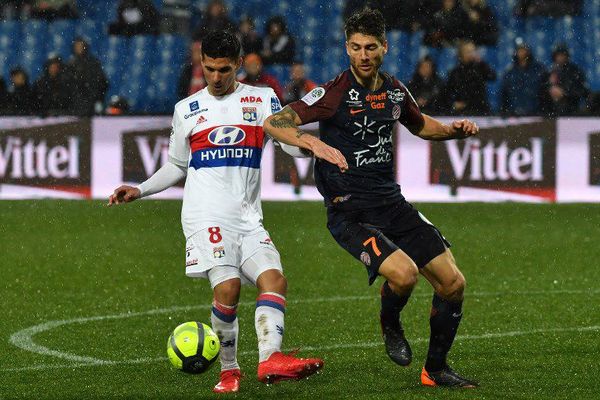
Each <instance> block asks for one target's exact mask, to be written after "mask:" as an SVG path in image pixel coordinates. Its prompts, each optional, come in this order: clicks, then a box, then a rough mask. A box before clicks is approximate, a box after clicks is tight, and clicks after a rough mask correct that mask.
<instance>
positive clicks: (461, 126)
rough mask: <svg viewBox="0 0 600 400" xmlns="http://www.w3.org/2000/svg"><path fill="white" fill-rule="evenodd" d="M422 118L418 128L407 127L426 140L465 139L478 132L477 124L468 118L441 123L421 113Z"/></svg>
mask: <svg viewBox="0 0 600 400" xmlns="http://www.w3.org/2000/svg"><path fill="white" fill-rule="evenodd" d="M423 119H424V123H423V126H422V128H421V129H420V130H419V129H410V128H409V129H410V131H411V132H412V133H413V134H415V135H417V136H419V137H420V138H423V139H426V140H450V139H465V138H468V137H469V136H473V135H477V134H478V133H479V127H478V126H477V124H476V123H475V122H473V121H470V120H468V119H461V120H457V121H453V122H452V123H451V124H450V125H446V124H443V123H441V122H440V121H438V120H437V119H435V118H432V117H430V116H429V115H425V114H423Z"/></svg>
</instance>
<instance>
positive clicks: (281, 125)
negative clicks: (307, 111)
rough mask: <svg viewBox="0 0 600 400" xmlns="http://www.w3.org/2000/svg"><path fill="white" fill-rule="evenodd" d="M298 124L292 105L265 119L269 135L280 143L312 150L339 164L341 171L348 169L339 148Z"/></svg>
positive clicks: (316, 154)
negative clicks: (305, 130)
mask: <svg viewBox="0 0 600 400" xmlns="http://www.w3.org/2000/svg"><path fill="white" fill-rule="evenodd" d="M298 125H302V120H301V119H300V117H299V116H298V114H297V113H296V112H295V111H294V110H292V109H291V108H290V107H284V109H283V110H281V111H279V112H278V113H275V114H273V115H271V116H269V117H268V118H267V119H266V120H265V123H264V126H263V128H264V130H265V131H266V133H267V134H268V135H270V136H271V137H273V138H274V139H275V140H277V141H278V142H280V143H286V144H289V145H291V146H296V147H299V148H301V149H305V150H307V151H310V152H311V153H312V154H314V156H315V157H317V158H321V159H323V160H325V161H329V162H330V163H332V164H334V165H337V166H338V167H339V168H340V170H341V171H346V170H347V169H348V162H347V161H346V158H345V157H344V155H343V154H342V153H341V152H340V151H339V150H338V149H335V148H333V147H331V146H329V145H328V144H326V143H324V142H323V141H321V140H320V139H319V138H317V137H314V136H312V135H309V134H306V133H305V132H302V131H301V130H300V129H299V128H298Z"/></svg>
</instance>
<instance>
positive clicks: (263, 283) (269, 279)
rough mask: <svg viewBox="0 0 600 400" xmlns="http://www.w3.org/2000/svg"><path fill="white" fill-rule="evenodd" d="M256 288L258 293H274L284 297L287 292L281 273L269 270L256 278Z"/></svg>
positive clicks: (285, 281)
mask: <svg viewBox="0 0 600 400" xmlns="http://www.w3.org/2000/svg"><path fill="white" fill-rule="evenodd" d="M256 287H258V290H259V292H261V293H264V292H275V293H279V294H282V295H285V294H286V292H287V279H286V278H285V276H283V274H282V273H281V271H279V270H277V269H269V270H266V271H265V272H263V273H262V274H260V275H259V276H258V279H257V280H256Z"/></svg>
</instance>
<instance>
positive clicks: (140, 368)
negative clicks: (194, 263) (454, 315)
mask: <svg viewBox="0 0 600 400" xmlns="http://www.w3.org/2000/svg"><path fill="white" fill-rule="evenodd" d="M418 207H419V209H420V210H421V211H422V212H423V213H424V214H425V215H426V216H427V217H428V218H429V219H430V220H431V221H432V222H433V223H435V224H436V225H437V226H438V227H439V228H440V229H441V230H442V232H443V233H444V234H445V236H446V237H447V238H448V239H449V240H450V241H451V242H452V243H453V251H454V254H455V256H456V259H457V262H458V265H459V267H460V268H461V270H462V271H463V273H464V274H465V276H466V278H467V293H466V300H465V306H464V311H465V316H464V318H463V322H462V325H461V327H460V331H459V336H458V338H457V341H456V342H455V345H454V347H453V349H452V352H451V353H450V361H451V363H452V365H453V366H454V367H455V369H457V370H458V371H460V372H462V373H464V374H465V375H466V376H468V377H472V378H474V379H476V380H478V381H480V383H481V388H479V389H477V390H475V391H460V390H443V389H437V388H435V389H432V388H424V387H421V386H420V385H419V373H420V369H421V366H422V362H423V359H424V356H425V353H426V350H427V339H428V335H429V320H428V314H429V308H430V302H431V289H430V287H429V285H428V283H427V282H426V281H425V280H424V279H421V281H420V282H419V285H418V287H417V289H416V291H415V293H414V296H413V298H412V299H411V300H410V302H409V304H408V306H407V307H406V309H405V311H404V313H403V321H404V324H405V327H406V330H407V335H408V338H409V340H410V341H411V342H412V344H413V351H414V354H415V360H414V362H413V364H412V365H411V366H410V367H408V368H405V369H403V368H401V367H398V366H396V365H394V364H393V363H392V362H391V361H390V360H389V359H388V358H387V356H386V355H385V352H384V350H383V344H382V342H381V337H380V332H379V325H378V317H377V315H378V310H379V307H378V290H379V286H380V284H381V281H380V280H379V281H378V282H377V283H376V284H375V285H373V286H372V287H369V286H367V280H366V273H365V271H364V267H363V266H362V265H361V264H360V263H359V262H357V261H355V260H354V259H353V258H351V257H350V256H349V255H348V254H346V253H345V252H344V251H343V250H342V249H341V248H340V247H338V245H337V244H336V243H335V242H334V241H333V239H332V238H331V236H330V234H329V232H328V231H327V229H326V227H325V215H324V214H325V212H324V209H323V207H322V205H321V204H320V203H266V204H264V213H265V225H266V227H267V229H268V230H269V231H270V233H271V236H272V238H273V240H274V242H275V243H276V245H277V247H278V248H279V250H280V252H281V255H282V259H283V262H284V268H285V272H286V275H287V277H288V280H289V294H288V300H289V303H288V310H287V314H286V334H285V338H284V346H285V348H286V349H288V350H289V349H294V348H300V349H301V351H300V354H301V355H318V356H322V357H323V358H324V359H325V368H324V369H323V372H322V374H320V375H317V376H314V377H311V378H310V379H308V380H303V381H300V382H284V383H281V384H278V385H273V386H269V387H267V386H264V385H262V384H260V383H258V382H257V380H256V363H257V354H256V337H255V333H254V326H253V321H254V306H253V301H254V299H255V297H256V290H255V289H254V288H252V287H246V286H244V287H243V293H242V299H241V301H242V303H241V306H240V309H239V317H240V327H241V334H240V343H239V349H240V352H241V355H240V357H239V358H240V363H241V365H242V368H243V370H244V372H245V374H246V378H245V379H244V380H243V381H242V385H241V391H240V393H239V394H238V395H234V396H228V397H231V398H239V399H273V398H277V399H314V398H318V399H320V400H325V399H375V398H376V399H442V398H443V399H505V398H514V399H529V398H537V399H550V398H551V399H558V398H564V399H567V398H568V399H593V398H600V381H599V380H598V367H599V359H600V306H599V304H600V289H599V287H598V282H599V281H600V266H599V265H598V260H600V246H599V245H598V240H599V238H600V205H523V204H510V203H509V204H421V205H418ZM179 211H180V203H179V202H174V201H173V202H169V201H142V202H137V203H134V204H130V205H127V206H122V207H114V208H107V207H105V206H103V204H101V203H100V202H85V201H79V202H76V201H73V202H71V201H22V202H10V201H6V202H0V277H1V279H0V298H1V301H0V313H1V317H0V360H1V362H0V399H2V400H4V399H12V398H27V399H67V398H73V399H89V398H102V399H106V398H152V399H163V398H164V399H175V398H181V399H184V398H185V399H192V398H193V399H200V398H215V397H217V396H216V395H213V394H212V393H211V389H212V387H213V385H214V384H215V383H216V381H217V376H218V367H216V368H213V369H212V370H211V371H209V372H208V373H205V374H203V375H200V376H192V375H187V374H184V373H181V372H178V371H175V370H173V369H172V368H171V367H170V365H169V363H168V361H167V359H166V340H167V338H168V336H169V333H170V331H171V330H172V329H173V328H174V327H175V326H177V325H178V324H179V323H181V322H184V321H189V320H197V321H201V322H208V323H210V314H209V308H208V305H209V304H210V301H211V298H212V296H211V291H210V288H209V286H208V283H207V282H206V281H204V280H192V279H189V278H186V277H185V275H184V238H183V235H182V233H181V227H180V221H179V219H180V217H179ZM15 344H18V345H19V346H21V347H25V348H26V349H23V348H20V347H17V346H16V345H15ZM221 397H224V396H221Z"/></svg>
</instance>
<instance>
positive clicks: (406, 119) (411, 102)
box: [396, 81, 425, 133]
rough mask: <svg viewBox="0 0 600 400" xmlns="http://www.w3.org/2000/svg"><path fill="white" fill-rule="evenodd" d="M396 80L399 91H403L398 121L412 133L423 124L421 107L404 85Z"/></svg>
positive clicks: (418, 129)
mask: <svg viewBox="0 0 600 400" xmlns="http://www.w3.org/2000/svg"><path fill="white" fill-rule="evenodd" d="M396 82H397V85H399V88H400V90H401V92H402V93H404V104H403V106H402V113H401V114H400V118H398V122H400V123H401V124H402V125H404V126H405V127H407V128H408V130H409V131H411V132H412V133H416V132H419V131H420V130H421V129H422V128H423V125H424V124H425V119H424V118H423V114H421V109H420V108H419V105H418V104H417V102H416V101H415V99H414V97H413V96H412V94H410V91H409V90H408V89H407V88H406V86H404V85H403V84H402V83H400V82H398V81H396Z"/></svg>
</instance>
